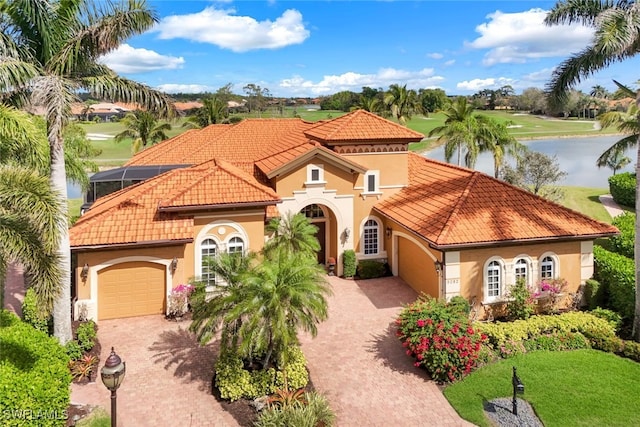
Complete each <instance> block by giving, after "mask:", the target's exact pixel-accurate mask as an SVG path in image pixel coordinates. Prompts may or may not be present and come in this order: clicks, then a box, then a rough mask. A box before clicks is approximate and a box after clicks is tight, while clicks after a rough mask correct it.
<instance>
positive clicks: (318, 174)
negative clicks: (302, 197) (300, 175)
mask: <svg viewBox="0 0 640 427" xmlns="http://www.w3.org/2000/svg"><path fill="white" fill-rule="evenodd" d="M324 182H325V181H324V166H323V165H307V183H308V184H323V183H324Z"/></svg>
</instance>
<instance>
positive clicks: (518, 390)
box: [511, 366, 524, 415]
mask: <svg viewBox="0 0 640 427" xmlns="http://www.w3.org/2000/svg"><path fill="white" fill-rule="evenodd" d="M511 383H512V384H513V415H518V401H517V400H516V395H518V394H524V384H522V381H520V378H518V375H517V374H516V367H515V366H514V367H513V377H512V378H511Z"/></svg>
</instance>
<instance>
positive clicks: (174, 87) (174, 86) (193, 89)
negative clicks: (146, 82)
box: [156, 83, 216, 93]
mask: <svg viewBox="0 0 640 427" xmlns="http://www.w3.org/2000/svg"><path fill="white" fill-rule="evenodd" d="M156 89H158V90H159V91H161V92H165V93H201V92H212V91H214V90H216V89H214V88H212V87H211V86H207V85H196V84H178V83H166V84H162V85H159V86H156Z"/></svg>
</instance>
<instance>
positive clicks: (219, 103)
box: [182, 95, 229, 129]
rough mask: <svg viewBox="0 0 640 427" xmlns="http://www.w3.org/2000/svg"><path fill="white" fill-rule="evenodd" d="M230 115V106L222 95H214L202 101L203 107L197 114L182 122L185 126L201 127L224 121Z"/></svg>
mask: <svg viewBox="0 0 640 427" xmlns="http://www.w3.org/2000/svg"><path fill="white" fill-rule="evenodd" d="M228 117H229V106H228V104H227V101H225V100H224V97H223V96H221V95H213V96H210V97H207V98H205V99H204V100H203V101H202V107H200V108H198V110H197V111H196V114H195V115H194V116H191V117H189V118H188V119H187V121H186V122H184V123H183V124H182V126H183V127H188V128H192V129H201V128H204V127H207V126H209V125H215V124H218V123H222V122H223V121H224V119H226V118H228Z"/></svg>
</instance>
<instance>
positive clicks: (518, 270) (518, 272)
mask: <svg viewBox="0 0 640 427" xmlns="http://www.w3.org/2000/svg"><path fill="white" fill-rule="evenodd" d="M514 273H515V277H516V281H517V280H524V283H527V284H528V283H529V265H528V264H527V260H526V259H524V258H519V259H518V260H517V261H516V264H515V268H514Z"/></svg>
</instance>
